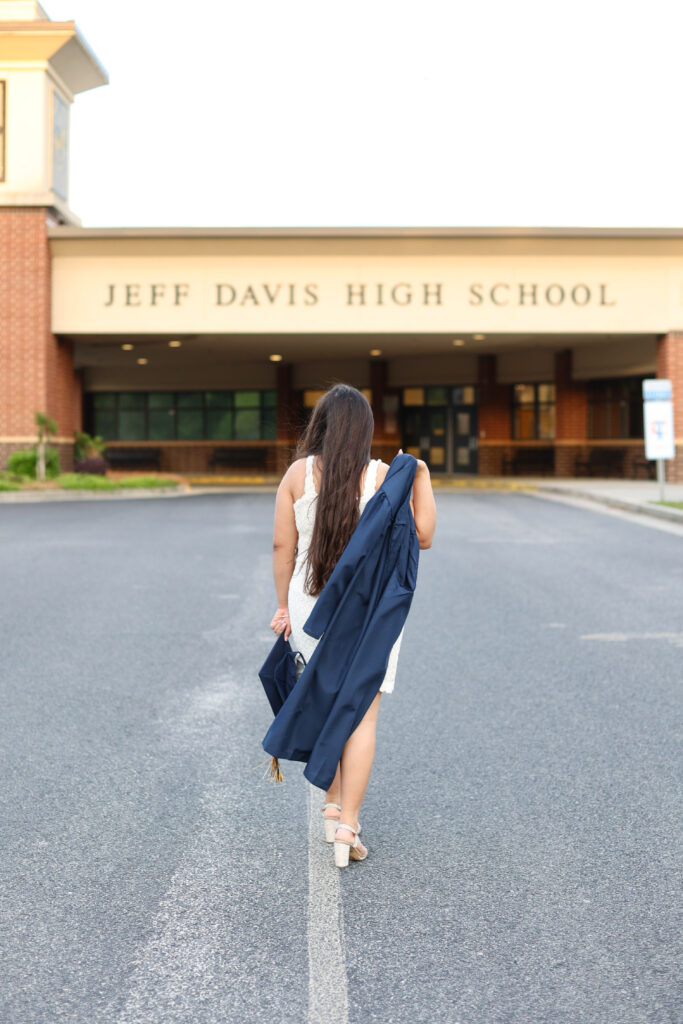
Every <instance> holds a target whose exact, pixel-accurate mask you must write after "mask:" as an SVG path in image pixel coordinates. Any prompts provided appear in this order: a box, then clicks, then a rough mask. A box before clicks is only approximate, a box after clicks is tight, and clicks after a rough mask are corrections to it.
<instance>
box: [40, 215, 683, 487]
mask: <svg viewBox="0 0 683 1024" xmlns="http://www.w3.org/2000/svg"><path fill="white" fill-rule="evenodd" d="M49 245H50V250H51V254H52V329H53V331H54V333H55V334H56V335H58V336H59V337H60V339H62V341H63V343H64V344H65V345H67V346H69V347H70V349H71V351H72V354H73V360H74V368H75V371H76V373H77V374H78V376H79V379H80V382H81V387H82V391H83V396H84V399H83V404H84V415H85V424H86V427H87V428H89V429H91V430H93V431H97V432H103V430H104V434H105V437H106V439H107V440H108V441H109V442H110V445H111V447H112V448H114V447H119V448H121V449H124V448H125V447H127V446H128V447H135V448H141V447H144V446H145V445H147V446H149V447H151V448H154V449H158V451H159V457H160V463H161V465H162V466H163V468H169V469H185V470H197V471H204V470H206V469H208V468H212V467H213V468H216V467H217V466H218V465H220V463H221V460H222V461H223V464H225V465H228V464H229V463H230V450H231V449H232V450H233V454H234V460H233V461H234V463H235V464H236V465H237V464H240V465H244V466H249V465H252V466H254V467H257V466H258V467H261V468H264V467H265V468H267V469H273V470H276V469H277V470H279V469H280V468H282V466H283V465H284V464H285V462H286V460H287V458H288V457H289V454H290V452H291V448H292V444H293V442H294V439H295V437H296V434H297V432H298V429H299V428H300V426H301V423H302V421H303V419H304V418H305V416H306V412H307V410H308V409H310V407H311V405H312V404H313V403H314V401H315V399H316V397H317V394H318V393H319V391H320V390H321V389H323V388H325V387H326V386H328V385H329V383H331V382H332V381H334V380H345V381H348V382H349V383H352V384H355V385H356V386H358V387H361V388H364V389H366V390H367V393H368V397H370V398H371V401H372V404H373V410H374V412H375V421H376V437H375V452H376V454H378V455H379V454H381V455H382V456H383V457H391V455H393V453H394V452H395V451H396V449H397V447H399V446H402V447H404V449H406V450H410V451H413V452H414V453H415V454H419V455H420V456H421V457H424V458H425V459H426V460H427V461H428V462H429V463H430V466H431V468H432V471H436V472H439V471H442V472H443V471H450V472H470V473H471V472H485V473H491V472H493V473H499V472H534V471H538V472H554V473H559V474H567V473H574V472H578V471H582V472H583V471H585V472H591V471H596V470H602V471H607V470H608V469H609V471H614V472H620V473H624V474H628V475H632V474H634V473H636V472H639V471H645V467H644V466H640V465H639V462H640V455H641V452H642V447H643V444H642V423H641V421H640V420H639V418H638V410H639V394H638V388H639V382H640V380H641V379H642V378H643V377H644V376H654V375H655V374H657V373H658V372H659V374H660V375H662V376H664V375H668V376H671V377H673V378H675V388H679V387H681V386H683V383H679V381H680V378H683V366H681V365H680V361H681V336H680V334H679V333H678V329H680V327H681V326H683V234H682V233H680V232H671V231H669V232H667V231H651V232H644V231H640V232H639V231H630V232H628V231H602V232H599V231H583V232H582V231H571V230H564V231H560V230H558V231H541V230H538V231H533V230H527V231H521V230H517V231H505V230H499V231H495V230H493V229H481V230H475V229H468V230H462V231H454V230H447V229H423V230H417V229H405V230H401V229H393V230H392V229H355V230H352V229H347V230H343V229H338V230H333V229H329V230H325V229H298V230H294V229H292V230H286V229H271V230H261V229H251V230H248V229H235V230H230V231H228V230H214V231H212V230H209V229H196V230H195V229H175V230H174V229H82V228H73V227H64V226H61V227H53V228H51V229H49ZM675 393H676V394H677V392H675ZM681 398H682V399H683V396H681ZM679 404H680V403H679ZM100 428H101V429H100ZM104 428H106V429H104ZM218 449H220V451H218ZM608 449H609V451H610V452H611V453H612V454H605V452H607V450H608ZM250 451H251V456H250ZM601 451H602V453H603V454H602V455H601V454H600V452H601ZM595 452H597V454H594V453H595ZM212 459H213V460H214V461H213V463H212Z"/></svg>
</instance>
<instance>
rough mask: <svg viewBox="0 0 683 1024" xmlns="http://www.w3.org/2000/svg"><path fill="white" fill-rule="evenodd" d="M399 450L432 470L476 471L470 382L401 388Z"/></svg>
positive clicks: (474, 415)
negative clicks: (445, 385) (448, 385)
mask: <svg viewBox="0 0 683 1024" xmlns="http://www.w3.org/2000/svg"><path fill="white" fill-rule="evenodd" d="M401 438H402V445H403V451H404V452H408V453H409V454H410V455H414V456H415V458H416V459H423V460H424V461H425V462H426V463H427V465H428V466H429V469H430V472H432V473H476V472H477V403H476V390H475V388H474V387H473V386H472V385H466V386H464V387H447V388H444V387H427V388H404V389H403V404H402V409H401Z"/></svg>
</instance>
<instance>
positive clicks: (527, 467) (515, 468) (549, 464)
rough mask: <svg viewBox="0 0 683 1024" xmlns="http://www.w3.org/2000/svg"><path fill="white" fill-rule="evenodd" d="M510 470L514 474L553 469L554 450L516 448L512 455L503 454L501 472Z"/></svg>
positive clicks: (548, 471) (542, 472)
mask: <svg viewBox="0 0 683 1024" xmlns="http://www.w3.org/2000/svg"><path fill="white" fill-rule="evenodd" d="M508 470H511V471H512V472H513V473H515V474H516V475H524V474H525V473H530V474H535V473H541V474H543V475H544V476H545V474H546V473H553V472H554V471H555V451H554V449H553V448H516V449H515V450H514V452H513V453H512V455H505V456H503V473H504V474H507V472H508Z"/></svg>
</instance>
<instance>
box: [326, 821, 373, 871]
mask: <svg viewBox="0 0 683 1024" xmlns="http://www.w3.org/2000/svg"><path fill="white" fill-rule="evenodd" d="M337 828H338V829H340V828H347V829H348V830H349V832H353V842H350V841H349V840H348V839H337V837H336V835H335V838H334V863H335V864H336V865H337V867H338V868H347V867H348V866H349V858H351V860H365V858H366V857H367V855H368V851H367V850H366V851H365V853H364V854H362V855H361V854H360V853H359V852H358V843H359V839H358V833H359V832H360V822H358V828H354V827H353V825H345V824H344V823H343V822H340V823H339V824H338V825H337Z"/></svg>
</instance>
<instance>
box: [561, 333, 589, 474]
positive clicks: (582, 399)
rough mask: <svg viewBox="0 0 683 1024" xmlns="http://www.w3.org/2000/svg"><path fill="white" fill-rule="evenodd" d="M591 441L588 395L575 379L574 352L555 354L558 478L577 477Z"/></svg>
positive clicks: (565, 351)
mask: <svg viewBox="0 0 683 1024" xmlns="http://www.w3.org/2000/svg"><path fill="white" fill-rule="evenodd" d="M587 439H588V391H587V388H586V384H585V382H584V381H578V380H573V379H572V353H571V349H565V350H564V351H562V352H556V353H555V476H573V475H574V463H575V461H576V457H577V455H579V454H581V453H582V451H583V450H584V449H585V447H586V441H587Z"/></svg>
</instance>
